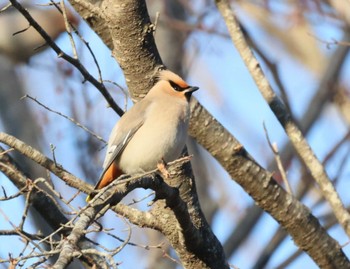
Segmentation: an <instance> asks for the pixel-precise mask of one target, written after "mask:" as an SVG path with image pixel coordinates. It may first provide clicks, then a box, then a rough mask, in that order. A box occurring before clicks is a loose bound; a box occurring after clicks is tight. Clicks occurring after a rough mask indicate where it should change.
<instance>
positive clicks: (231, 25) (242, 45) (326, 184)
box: [216, 0, 350, 236]
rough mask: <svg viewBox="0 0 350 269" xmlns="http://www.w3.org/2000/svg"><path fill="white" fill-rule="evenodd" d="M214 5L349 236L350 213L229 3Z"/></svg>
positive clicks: (218, 0)
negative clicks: (271, 79)
mask: <svg viewBox="0 0 350 269" xmlns="http://www.w3.org/2000/svg"><path fill="white" fill-rule="evenodd" d="M216 5H217V7H218V9H219V11H220V13H221V14H222V16H223V18H224V20H225V23H226V25H227V28H228V30H229V33H230V35H231V39H232V42H233V43H234V45H235V47H236V48H237V50H238V52H239V53H240V55H241V57H242V59H243V61H244V62H245V64H246V66H247V68H248V70H249V72H250V73H251V75H252V78H253V79H254V81H255V83H256V85H257V87H258V89H259V91H260V92H261V94H262V95H263V97H264V98H265V100H266V102H267V103H268V104H269V106H270V108H271V110H272V111H273V112H274V114H275V116H276V117H277V119H278V120H279V122H280V123H281V125H282V126H283V127H284V130H285V131H286V133H287V135H288V137H289V138H290V140H291V142H292V144H293V146H294V148H295V149H296V151H297V153H298V154H299V156H300V158H301V160H302V161H303V162H304V164H305V165H306V167H307V168H308V169H309V170H310V172H311V175H312V177H313V178H314V180H315V181H316V182H317V183H318V185H319V187H320V189H321V191H322V194H323V196H324V197H325V199H326V200H327V201H328V203H329V204H330V206H331V207H332V209H333V211H334V214H335V216H336V217H337V219H338V221H339V223H340V224H341V226H342V227H343V228H344V230H345V232H346V233H347V235H349V236H350V214H349V212H348V211H347V210H346V209H345V207H344V205H343V203H342V201H341V199H340V197H339V194H338V193H337V191H336V190H335V188H334V186H333V184H332V182H331V180H330V179H329V177H328V175H327V173H326V171H325V168H324V167H323V165H322V164H321V162H320V161H319V160H318V159H317V157H316V155H315V154H314V152H313V151H312V149H311V148H310V146H309V144H308V142H307V141H306V139H305V137H304V136H303V134H302V132H301V131H300V129H299V128H298V126H297V125H296V124H295V122H293V120H292V119H291V116H290V114H289V113H288V111H287V109H286V107H285V106H284V104H283V102H282V101H281V100H280V99H279V98H278V96H277V95H276V94H275V92H274V91H273V90H272V88H271V86H270V84H269V82H268V80H267V79H266V77H265V75H264V73H263V71H262V70H261V68H260V65H259V62H258V61H257V59H256V58H255V56H254V54H253V53H252V51H251V49H250V48H249V46H248V45H247V42H246V41H245V39H244V35H243V33H242V31H241V29H240V26H239V23H238V21H237V19H236V16H235V13H234V11H233V9H232V8H231V6H230V4H229V2H228V1H227V0H216Z"/></svg>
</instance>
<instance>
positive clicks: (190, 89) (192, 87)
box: [187, 86, 199, 93]
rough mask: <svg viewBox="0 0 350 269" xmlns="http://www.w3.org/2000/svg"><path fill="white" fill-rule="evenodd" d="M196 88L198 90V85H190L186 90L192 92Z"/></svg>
mask: <svg viewBox="0 0 350 269" xmlns="http://www.w3.org/2000/svg"><path fill="white" fill-rule="evenodd" d="M197 90H199V87H195V86H191V87H189V88H188V89H187V92H190V93H193V92H195V91H197Z"/></svg>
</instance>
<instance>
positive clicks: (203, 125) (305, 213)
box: [71, 0, 349, 268]
mask: <svg viewBox="0 0 350 269" xmlns="http://www.w3.org/2000/svg"><path fill="white" fill-rule="evenodd" d="M71 3H72V4H73V6H74V5H76V6H79V9H78V11H79V12H81V14H82V15H83V16H86V14H87V13H88V11H87V10H88V9H89V5H87V4H82V3H86V1H83V0H71ZM94 14H95V15H94V16H96V17H95V19H96V20H97V21H98V18H99V17H101V18H104V20H105V21H106V22H107V23H106V25H105V26H106V30H105V32H104V33H103V34H102V36H101V38H103V39H104V38H106V41H108V40H109V38H111V39H112V44H113V45H111V46H110V48H111V49H113V55H114V56H115V57H116V59H117V61H118V62H119V64H120V66H121V68H122V69H123V71H124V74H125V77H126V81H127V83H128V86H129V89H130V91H131V94H132V96H133V97H134V98H136V99H137V98H140V97H142V96H144V95H145V94H146V92H147V91H148V89H150V87H151V86H152V85H153V81H152V79H151V78H152V77H153V75H154V74H155V73H156V71H157V68H158V67H159V66H162V62H161V60H160V57H159V54H158V52H157V51H156V47H155V44H154V39H153V35H152V24H151V22H150V20H149V17H148V14H147V9H146V5H145V3H144V1H135V0H127V1H123V2H122V3H121V2H116V1H110V0H109V1H104V2H102V3H101V8H96V6H94ZM96 14H97V15H96ZM89 22H90V25H91V26H92V28H93V29H94V24H93V21H92V20H89ZM107 28H108V29H107ZM99 29H100V28H99ZM107 31H110V35H108V33H107ZM109 44H111V43H109ZM189 132H190V135H192V136H194V137H195V138H196V140H197V141H198V142H199V143H200V144H202V146H203V147H204V148H206V149H207V150H208V151H209V152H210V153H211V154H212V155H213V156H214V157H215V158H216V159H217V160H218V161H219V162H220V163H221V165H222V166H223V167H224V168H225V169H226V170H227V171H228V172H229V173H230V175H231V176H232V178H234V179H235V180H236V181H237V182H238V183H239V184H240V185H241V186H242V187H243V188H244V189H245V190H246V191H247V192H248V193H249V194H250V195H251V196H252V197H253V198H254V200H255V201H256V202H257V204H258V205H259V206H261V207H262V208H263V209H264V210H266V211H268V212H269V213H270V214H271V215H272V216H273V217H274V218H275V219H276V220H277V221H279V222H280V223H281V224H282V225H283V226H284V227H285V228H286V230H287V231H288V232H289V233H290V234H291V235H292V237H293V239H294V241H295V242H296V244H297V245H298V246H299V247H301V248H302V249H303V250H305V251H306V252H307V253H308V254H309V255H310V256H311V257H312V258H313V259H314V260H315V262H316V263H317V264H319V265H320V266H321V267H325V268H326V267H328V268H336V267H338V268H345V267H347V266H349V263H348V260H347V258H346V257H345V255H344V253H343V252H342V250H341V248H340V246H339V245H338V243H337V242H336V241H335V240H333V239H332V238H331V237H329V236H328V234H327V232H326V231H325V230H324V229H323V228H322V227H321V226H320V224H319V222H318V221H317V219H316V218H315V217H314V216H312V214H310V212H309V210H308V209H307V208H306V207H305V206H303V205H302V204H301V203H300V202H298V201H297V200H295V199H294V198H293V197H291V196H290V195H288V194H286V193H285V192H284V191H283V190H282V189H281V188H280V187H279V186H278V185H277V184H276V183H275V182H274V181H273V180H271V175H270V174H269V173H268V172H267V171H265V170H263V169H262V168H261V167H260V166H259V165H258V164H256V163H255V162H254V161H253V160H252V159H251V158H250V157H249V156H248V155H247V153H246V152H245V150H244V149H243V148H242V146H241V145H240V144H239V143H238V142H237V140H236V139H234V138H233V137H232V136H231V134H229V132H227V130H225V129H224V128H223V126H221V125H220V124H219V123H218V122H217V121H216V120H215V119H214V118H213V117H212V116H211V115H210V114H209V113H208V112H207V111H206V110H205V109H204V108H203V107H202V106H201V105H200V104H199V103H198V102H197V101H194V102H193V104H192V116H191V123H190V131H189ZM261 186H263V188H262V187H261ZM326 242H327V243H326ZM321 249H322V251H321ZM320 253H322V255H321V254H320ZM324 253H327V254H326V255H324ZM328 254H329V255H328Z"/></svg>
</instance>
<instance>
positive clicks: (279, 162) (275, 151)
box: [263, 122, 293, 195]
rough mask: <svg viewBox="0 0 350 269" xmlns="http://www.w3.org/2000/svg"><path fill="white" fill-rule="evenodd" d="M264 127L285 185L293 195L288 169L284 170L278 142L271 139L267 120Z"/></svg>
mask: <svg viewBox="0 0 350 269" xmlns="http://www.w3.org/2000/svg"><path fill="white" fill-rule="evenodd" d="M263 127H264V131H265V136H266V140H267V143H268V144H269V146H270V148H271V150H272V152H273V155H274V156H275V160H276V163H277V167H278V170H279V171H280V173H281V177H282V179H283V182H284V185H285V187H286V189H287V192H288V193H289V194H292V195H293V191H292V188H291V186H290V184H289V181H288V178H287V174H286V171H285V170H284V167H283V164H282V160H281V157H280V154H279V152H278V147H277V144H276V143H271V140H270V137H269V133H268V131H267V129H266V125H265V122H263Z"/></svg>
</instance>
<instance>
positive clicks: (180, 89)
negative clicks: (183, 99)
mask: <svg viewBox="0 0 350 269" xmlns="http://www.w3.org/2000/svg"><path fill="white" fill-rule="evenodd" d="M169 83H170V85H171V87H173V89H174V90H175V91H178V92H182V91H184V90H186V89H187V88H188V87H186V88H181V87H180V86H179V85H177V84H176V83H175V82H174V81H172V80H169Z"/></svg>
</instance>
